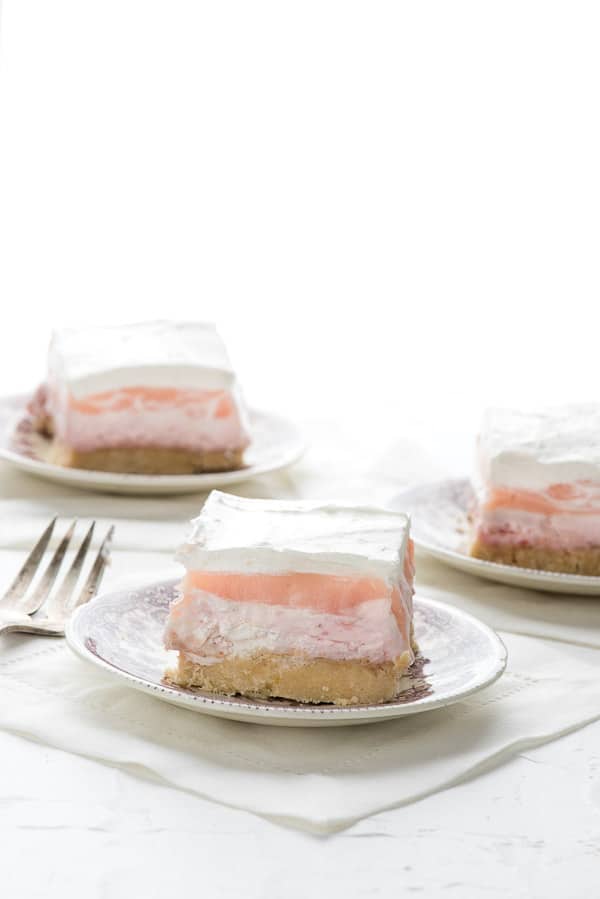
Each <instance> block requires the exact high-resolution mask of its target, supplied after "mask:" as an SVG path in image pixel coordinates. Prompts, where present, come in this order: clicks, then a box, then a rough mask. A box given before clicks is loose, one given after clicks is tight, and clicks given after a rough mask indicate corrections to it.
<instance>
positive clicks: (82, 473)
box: [0, 393, 308, 493]
mask: <svg viewBox="0 0 600 899" xmlns="http://www.w3.org/2000/svg"><path fill="white" fill-rule="evenodd" d="M31 396H32V394H29V393H17V394H2V395H0V407H2V406H8V404H11V405H12V404H14V405H15V409H14V414H15V416H16V415H17V414H18V408H17V405H18V404H25V403H26V402H27V401H28V400H29V399H30V398H31ZM248 414H249V415H250V416H257V417H259V418H261V419H263V420H267V421H271V422H277V423H279V424H282V425H285V426H286V427H287V428H288V429H289V430H290V431H291V432H292V433H293V436H294V446H293V447H291V448H290V449H288V450H287V451H286V452H285V453H284V454H282V456H281V459H280V460H278V461H277V462H275V463H273V462H262V463H261V462H258V463H257V464H256V465H249V466H247V467H246V468H238V469H235V470H233V471H219V472H201V473H199V474H154V475H152V474H135V473H127V472H109V471H96V470H95V469H86V468H66V467H63V466H61V465H53V464H52V463H51V462H43V461H40V460H39V459H34V458H30V457H29V456H26V455H24V454H23V453H20V452H18V451H17V450H13V449H10V448H9V447H7V446H3V445H2V443H0V460H2V461H4V462H7V463H8V464H10V465H13V466H14V467H15V468H18V469H20V470H21V471H27V472H29V473H30V474H32V475H35V476H37V477H40V478H43V479H45V480H51V481H55V482H56V481H60V482H64V483H71V484H72V485H73V486H80V487H82V486H83V485H84V484H85V485H87V486H88V487H90V488H91V487H104V488H106V489H107V490H110V488H111V487H112V488H119V489H125V488H127V487H131V488H132V489H135V490H136V491H140V490H143V489H144V488H147V490H148V492H151V491H152V489H155V490H158V491H161V492H166V491H167V490H168V488H169V487H172V488H174V489H177V490H180V491H182V490H183V489H184V488H185V492H189V493H194V492H197V493H201V492H203V491H205V490H210V489H211V485H213V486H225V485H227V484H238V483H241V482H242V481H246V480H249V479H250V478H254V477H259V476H260V475H264V474H268V473H270V472H273V471H280V470H281V469H283V468H287V467H288V466H289V465H293V464H294V463H295V462H297V461H298V460H299V459H300V458H302V456H303V455H304V454H305V453H306V451H307V449H308V443H307V440H306V438H305V437H304V435H303V433H302V431H301V430H300V429H299V428H298V427H297V425H296V424H295V422H294V421H292V419H290V418H287V416H284V415H281V414H279V413H278V412H271V411H270V410H268V409H262V408H260V409H259V408H257V407H255V406H249V407H248Z"/></svg>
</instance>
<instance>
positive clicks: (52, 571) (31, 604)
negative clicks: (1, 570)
mask: <svg viewBox="0 0 600 899" xmlns="http://www.w3.org/2000/svg"><path fill="white" fill-rule="evenodd" d="M76 525H77V519H75V521H74V522H73V524H72V525H71V527H70V528H69V530H68V531H67V533H66V534H65V536H64V537H63V538H62V540H61V541H60V543H59V544H58V546H57V548H56V551H55V553H54V555H53V556H52V558H51V559H50V562H49V564H48V567H47V568H46V570H45V572H44V574H43V575H42V577H41V578H40V582H39V584H38V585H37V587H36V588H35V590H34V591H33V593H32V594H31V596H30V597H29V598H28V599H27V598H26V599H24V600H23V601H22V602H21V603H20V604H19V609H20V611H22V612H26V613H27V614H28V615H33V613H34V612H37V610H38V609H39V608H40V606H41V605H42V603H43V602H44V600H45V599H46V598H47V597H48V595H49V593H50V591H51V590H52V585H53V584H54V581H55V580H56V577H57V575H58V572H59V570H60V566H61V564H62V560H63V559H64V557H65V553H66V551H67V548H68V546H69V543H70V542H71V537H72V536H73V532H74V530H75V527H76Z"/></svg>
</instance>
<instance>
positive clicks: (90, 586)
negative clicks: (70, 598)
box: [70, 524, 115, 609]
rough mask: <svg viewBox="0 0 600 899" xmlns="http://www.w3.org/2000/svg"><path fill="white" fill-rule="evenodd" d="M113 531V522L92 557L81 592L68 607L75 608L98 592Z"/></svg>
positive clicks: (108, 554) (108, 555)
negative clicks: (92, 561) (93, 557)
mask: <svg viewBox="0 0 600 899" xmlns="http://www.w3.org/2000/svg"><path fill="white" fill-rule="evenodd" d="M114 533H115V526H114V524H113V525H111V526H110V528H109V529H108V531H107V533H106V536H105V538H104V540H103V541H102V543H101V545H100V549H99V550H98V555H97V556H96V558H95V559H94V564H93V565H92V567H91V569H90V573H89V574H88V576H87V579H86V582H85V584H84V585H83V587H82V590H81V593H80V594H79V596H78V597H77V599H76V600H75V602H74V603H72V604H71V607H70V608H72V609H76V608H77V606H82V605H83V604H84V603H86V602H89V600H90V599H91V598H92V596H95V595H96V593H97V592H98V588H99V587H100V582H101V580H102V575H103V574H104V569H105V568H106V565H107V563H108V560H109V558H110V545H111V543H112V538H113V534H114Z"/></svg>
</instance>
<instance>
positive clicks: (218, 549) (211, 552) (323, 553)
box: [177, 490, 409, 582]
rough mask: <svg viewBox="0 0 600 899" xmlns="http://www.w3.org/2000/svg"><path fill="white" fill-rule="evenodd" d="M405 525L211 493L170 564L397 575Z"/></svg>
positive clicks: (356, 510) (326, 508) (401, 520)
mask: <svg viewBox="0 0 600 899" xmlns="http://www.w3.org/2000/svg"><path fill="white" fill-rule="evenodd" d="M408 535H409V519H408V517H407V516H406V515H404V514H402V513H400V512H388V511H386V510H383V509H377V508H374V507H363V506H338V505H329V504H323V503H318V502H312V501H294V502H288V501H281V500H261V499H243V498H242V497H239V496H231V495H229V494H226V493H221V492H220V491H217V490H213V492H212V493H211V494H210V496H209V498H208V499H207V501H206V503H205V505H204V508H203V510H202V513H201V514H200V516H199V517H198V518H196V519H195V520H194V521H193V522H192V530H191V533H190V535H189V537H188V539H187V542H186V543H185V544H184V545H183V546H182V547H181V549H180V550H179V552H178V554H177V558H178V560H179V561H180V562H182V563H183V564H184V565H185V567H186V568H187V569H188V570H202V571H230V572H236V573H243V574H248V573H264V574H267V573H268V574H278V573H287V572H313V573H315V574H332V575H353V574H363V575H367V574H372V575H374V576H378V577H381V578H383V579H386V580H388V581H390V582H391V580H394V579H395V580H398V579H399V578H400V577H401V575H402V566H403V563H404V556H405V553H406V547H407V542H408Z"/></svg>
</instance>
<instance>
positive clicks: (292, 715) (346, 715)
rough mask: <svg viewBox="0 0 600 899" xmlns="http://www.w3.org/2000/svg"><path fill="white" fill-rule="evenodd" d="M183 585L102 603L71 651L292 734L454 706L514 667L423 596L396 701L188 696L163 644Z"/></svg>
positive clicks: (168, 694) (165, 691)
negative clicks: (294, 729) (170, 670)
mask: <svg viewBox="0 0 600 899" xmlns="http://www.w3.org/2000/svg"><path fill="white" fill-rule="evenodd" d="M176 585H177V581H176V580H174V579H170V580H167V581H160V582H158V583H155V584H150V585H148V586H145V587H140V588H138V589H129V590H121V591H118V592H115V593H107V594H104V595H101V596H98V597H97V598H96V599H94V600H92V601H91V602H90V603H88V604H87V605H85V606H81V607H80V608H79V609H78V610H77V611H76V613H75V615H74V616H73V618H72V619H71V621H70V622H69V624H68V626H67V632H66V637H67V642H68V644H69V646H70V647H71V649H73V650H74V651H75V652H76V653H77V654H78V655H79V656H81V658H82V659H85V660H86V661H88V662H92V663H93V664H95V665H98V666H99V667H100V668H101V669H102V670H103V671H105V672H106V673H107V674H110V675H112V676H113V677H115V678H117V679H119V680H121V681H122V682H123V683H124V684H127V685H129V686H130V687H135V688H136V689H137V690H142V691H144V692H145V693H150V694H151V695H153V696H156V697H157V698H158V699H163V700H165V701H166V702H170V703H174V704H175V705H181V706H184V707H185V708H187V709H192V710H193V711H196V712H204V713H205V714H208V715H217V716H218V717H221V718H233V719H236V720H238V721H249V722H253V723H255V724H279V725H285V726H288V727H289V726H294V725H296V726H311V725H312V726H328V725H340V724H364V723H367V722H370V721H380V720H381V719H382V718H397V717H399V716H401V715H412V714H414V713H416V712H424V711H427V710H429V709H435V708H438V707H439V706H444V705H450V704H451V703H453V702H457V701H458V700H459V699H462V698H464V697H465V696H469V695H470V694H471V693H475V692H476V691H477V690H481V689H482V688H483V687H486V686H487V685H488V684H491V683H492V682H493V681H495V680H496V679H497V678H498V677H500V675H501V674H502V672H503V671H504V668H505V667H506V650H505V648H504V645H503V643H502V641H501V640H500V638H499V637H497V636H496V634H495V633H494V632H493V631H492V630H490V628H489V627H487V626H486V625H485V624H483V623H482V622H480V621H478V620H477V619H476V618H473V617H472V616H471V615H467V614H466V613H465V612H461V611H460V610H459V609H455V608H452V607H450V606H446V605H444V604H443V603H440V602H436V601H434V600H431V599H424V598H421V597H416V598H415V634H416V638H417V641H418V643H419V647H420V654H419V657H418V659H417V661H416V662H415V664H414V665H413V666H412V668H411V670H410V671H409V672H408V674H407V675H406V677H405V679H404V688H403V690H402V693H401V694H400V696H399V697H398V698H397V699H395V700H394V701H393V702H387V703H382V704H381V705H356V706H345V707H339V708H338V707H336V706H331V705H303V704H301V703H297V702H291V701H290V700H270V701H264V702H263V701H260V700H251V699H245V698H244V697H239V696H221V695H217V694H211V693H202V692H199V691H192V690H185V689H182V688H177V687H173V686H172V685H170V684H167V683H165V682H164V681H163V674H164V671H165V669H166V668H167V667H169V666H170V665H172V664H173V663H174V660H175V657H176V656H175V653H169V652H167V650H165V649H164V648H163V645H162V635H163V630H164V624H165V619H166V616H167V611H168V607H169V603H170V602H171V600H172V599H173V598H174V597H175V595H176V589H177V587H176Z"/></svg>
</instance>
